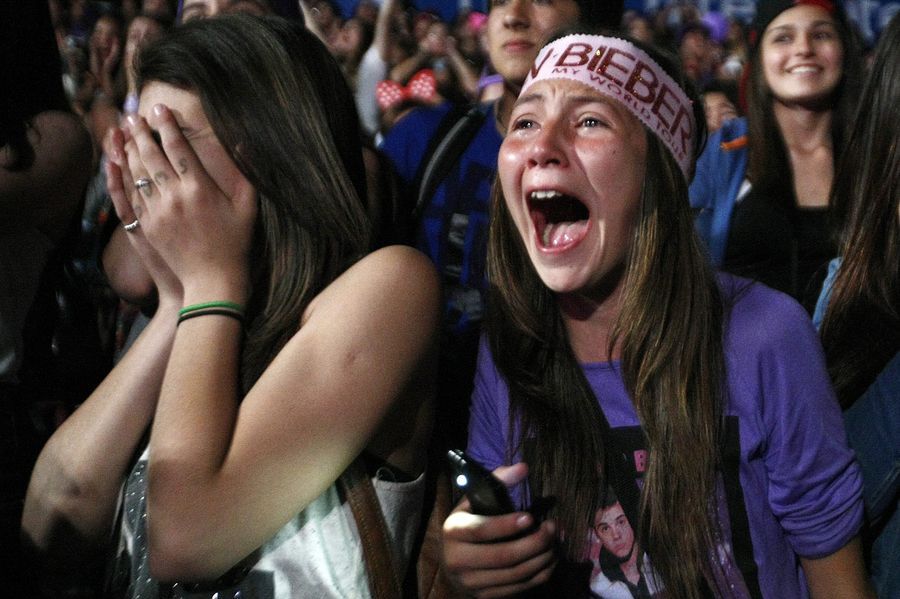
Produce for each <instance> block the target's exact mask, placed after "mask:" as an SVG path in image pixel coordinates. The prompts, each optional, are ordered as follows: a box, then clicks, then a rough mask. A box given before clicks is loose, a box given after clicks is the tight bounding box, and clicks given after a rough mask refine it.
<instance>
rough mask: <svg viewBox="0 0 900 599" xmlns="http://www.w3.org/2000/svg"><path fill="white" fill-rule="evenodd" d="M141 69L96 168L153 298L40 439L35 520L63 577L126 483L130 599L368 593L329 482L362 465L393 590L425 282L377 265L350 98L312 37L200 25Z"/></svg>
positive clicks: (415, 415) (416, 480) (413, 479)
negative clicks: (117, 353)
mask: <svg viewBox="0 0 900 599" xmlns="http://www.w3.org/2000/svg"><path fill="white" fill-rule="evenodd" d="M138 78H139V89H140V90H141V100H140V107H141V108H140V114H139V115H136V116H134V117H132V118H130V119H129V122H128V126H127V127H125V128H124V129H123V130H121V131H116V132H115V133H114V134H113V135H112V137H111V139H110V142H109V144H108V146H109V147H108V151H109V155H110V157H111V164H110V166H109V168H108V172H107V176H108V179H109V191H110V194H111V196H112V198H113V201H114V203H115V206H116V210H117V212H118V214H119V216H120V218H121V220H122V222H123V223H126V224H125V227H126V229H127V230H128V232H129V240H130V241H131V243H132V245H133V246H134V248H135V250H136V251H137V252H138V254H139V255H140V256H141V259H142V260H143V262H144V265H145V267H146V268H147V269H148V271H149V272H150V273H151V274H152V276H153V279H154V282H155V284H156V287H157V289H158V294H159V307H158V308H157V310H156V313H155V315H154V316H153V319H152V320H151V322H150V324H149V325H148V327H147V329H146V330H145V331H144V332H143V333H142V335H141V337H140V338H139V339H138V341H137V342H136V344H135V345H134V346H133V348H132V349H131V350H130V351H129V352H128V354H127V355H126V356H125V357H124V359H123V360H122V361H121V362H120V363H119V365H118V366H117V367H116V368H115V369H114V370H113V371H112V372H111V373H110V375H109V376H108V377H107V379H106V380H105V381H104V382H103V383H102V384H101V386H100V387H99V388H98V389H97V391H96V392H95V393H94V394H93V395H92V396H91V397H90V398H89V399H88V400H87V401H86V402H85V404H84V405H83V406H82V407H81V408H80V409H79V410H78V412H76V413H75V414H74V415H73V416H72V417H71V418H70V419H69V420H68V421H67V422H66V423H65V425H64V426H63V427H62V428H60V429H59V431H58V432H57V433H56V434H55V435H54V437H53V438H52V439H51V441H50V442H49V443H48V445H47V446H46V448H45V449H44V452H43V454H42V456H41V458H40V460H39V463H38V466H37V468H36V470H35V473H34V476H33V479H32V483H31V487H30V490H29V497H28V505H27V506H26V515H25V518H24V525H25V530H26V532H27V534H28V535H29V537H30V538H31V540H32V542H33V543H34V544H35V545H36V547H37V548H38V549H39V550H40V551H41V553H42V554H43V555H44V556H45V557H46V559H47V561H48V562H49V565H51V566H53V565H58V566H67V567H70V568H71V566H72V564H71V563H61V562H62V561H63V558H65V559H66V560H69V562H71V561H72V560H74V559H76V558H77V557H88V556H90V555H91V553H90V551H87V550H89V549H97V550H98V552H99V551H100V550H101V549H102V546H103V544H104V542H105V541H106V539H107V533H108V531H109V529H110V527H111V526H112V525H113V522H114V521H115V520H116V512H117V497H118V495H119V489H120V487H121V485H122V481H123V479H127V480H126V482H125V486H124V495H123V499H122V501H123V503H122V507H121V510H120V519H121V526H120V529H119V530H118V531H117V532H118V534H119V537H120V542H119V550H118V554H117V558H116V561H115V564H114V565H115V567H114V568H113V571H114V573H115V576H114V577H113V578H114V579H113V581H112V584H113V587H114V589H116V592H117V593H121V594H124V595H126V596H135V597H136V596H141V597H156V596H169V595H170V594H172V595H174V596H186V597H192V596H204V597H209V596H210V595H211V593H214V592H215V593H217V592H219V591H228V592H229V593H233V595H232V594H229V596H238V595H239V594H244V596H251V595H252V596H254V597H257V596H258V597H297V596H323V597H348V596H354V597H355V596H361V597H365V596H368V592H369V591H368V585H367V579H366V570H365V564H364V562H363V560H362V555H361V549H360V542H359V538H358V534H357V532H356V527H355V524H354V520H353V516H352V514H351V512H350V510H349V508H348V507H347V505H346V504H345V503H344V501H343V500H342V498H341V495H340V494H339V492H338V486H337V483H338V479H339V478H340V477H342V476H344V477H346V476H350V475H349V474H347V473H346V472H349V471H348V466H349V465H351V463H357V464H359V463H361V464H363V465H365V466H366V467H367V468H368V470H369V474H366V473H365V471H363V476H369V477H371V478H373V479H374V481H373V483H374V486H375V490H376V494H377V496H378V498H379V500H380V502H381V505H382V509H383V511H384V513H385V520H386V521H387V524H388V528H389V532H390V538H391V540H392V543H393V547H392V549H394V550H395V555H396V557H397V559H396V560H395V567H396V568H397V569H398V576H401V577H402V574H403V572H404V571H405V565H406V561H407V560H408V559H409V557H410V553H411V547H412V544H413V537H414V535H415V532H416V530H417V528H418V518H417V515H418V513H419V511H420V509H421V500H422V492H423V487H422V481H423V478H422V471H423V469H424V464H425V446H426V443H427V439H428V434H429V430H430V416H431V409H432V405H431V398H432V394H433V380H432V369H431V367H430V364H431V360H432V352H431V346H432V341H433V332H434V330H435V324H436V311H437V302H438V288H437V283H436V280H435V276H434V275H433V272H432V269H431V267H430V266H429V265H428V262H427V260H426V259H425V258H424V257H422V256H421V255H419V254H418V253H417V252H415V251H413V250H410V249H408V248H400V247H388V248H385V249H382V250H379V251H376V252H373V253H370V254H367V250H368V247H369V240H368V231H369V226H368V223H367V220H366V216H365V207H364V206H363V204H362V201H361V199H360V198H364V197H365V186H364V183H363V181H364V171H363V167H362V160H361V157H360V155H359V144H358V132H357V131H355V130H353V127H352V126H351V125H350V124H351V123H356V122H357V119H356V114H355V111H354V108H353V100H352V97H351V95H350V92H349V90H348V89H347V88H346V84H345V83H344V81H343V78H342V76H341V73H340V70H339V69H338V67H337V65H336V64H335V63H334V61H333V60H332V59H331V57H330V56H329V55H328V53H327V51H326V50H325V48H324V46H322V44H321V43H320V42H319V41H318V40H317V39H316V38H314V37H313V36H312V35H311V34H309V33H308V32H307V31H305V30H304V29H303V27H302V26H299V25H295V24H291V23H288V22H286V21H283V20H279V19H271V18H270V19H266V18H256V17H247V16H228V17H223V18H219V19H214V20H208V21H198V22H197V23H190V24H187V25H185V26H183V27H182V28H179V29H178V30H177V31H175V32H173V33H172V35H170V36H167V37H165V38H163V39H162V40H160V41H158V42H157V43H155V44H154V45H152V46H150V47H149V48H147V49H146V50H145V51H144V52H143V53H142V54H141V56H140V59H139V66H138ZM147 432H149V443H146V442H145V440H144V439H145V434H146V433H147ZM145 443H146V447H145ZM136 455H139V456H140V458H139V459H138V460H137V462H136V463H135V462H134V461H133V460H134V456H136ZM376 471H377V474H376ZM59 530H72V531H73V532H74V533H76V534H73V537H72V538H74V539H76V540H77V542H79V543H80V544H81V546H83V547H85V549H86V550H85V551H80V552H72V551H71V550H69V551H60V550H59V548H60V546H61V545H59V543H61V542H63V541H68V542H70V543H71V542H73V541H72V538H69V539H64V538H61V537H60V536H59V534H58V531H59ZM73 553H74V554H75V555H73ZM61 556H62V557H61ZM195 593H197V595H195ZM204 593H205V594H204Z"/></svg>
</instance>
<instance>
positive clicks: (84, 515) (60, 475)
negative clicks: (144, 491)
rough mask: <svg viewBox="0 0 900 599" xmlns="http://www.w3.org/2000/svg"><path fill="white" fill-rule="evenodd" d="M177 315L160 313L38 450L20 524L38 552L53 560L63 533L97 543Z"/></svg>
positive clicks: (147, 415)
mask: <svg viewBox="0 0 900 599" xmlns="http://www.w3.org/2000/svg"><path fill="white" fill-rule="evenodd" d="M176 315H177V314H176V309H175V308H174V307H166V306H161V307H160V309H159V310H158V311H157V314H156V316H154V318H153V320H152V321H151V322H150V324H149V325H148V326H147V329H146V330H145V331H144V332H143V334H142V335H141V337H140V338H139V339H138V340H137V342H135V345H134V347H133V348H132V349H131V350H130V351H129V352H128V353H127V354H126V355H125V356H124V357H123V359H122V361H121V362H120V363H119V364H118V365H117V366H116V368H115V369H113V371H112V372H110V374H109V375H108V376H107V377H106V379H105V380H104V381H103V382H102V383H101V384H100V386H99V387H98V388H97V389H96V391H94V393H93V394H92V395H91V396H90V397H89V398H88V399H87V401H85V402H84V404H82V406H81V407H80V408H79V409H78V410H77V411H76V412H75V413H74V414H72V416H70V417H69V419H68V420H66V422H65V423H64V424H63V425H62V426H61V427H60V428H59V430H57V431H56V433H55V434H54V435H53V437H52V438H51V439H50V441H49V442H48V443H47V445H46V446H45V447H44V450H43V451H42V452H41V455H40V457H39V458H38V461H37V463H36V465H35V468H34V471H33V474H32V478H31V483H30V485H29V488H28V495H27V497H26V502H25V510H24V516H23V522H22V524H23V529H24V531H25V533H26V534H27V535H28V537H29V538H30V540H31V542H32V543H33V544H34V545H35V547H36V548H37V549H38V550H39V551H41V552H46V553H47V554H48V555H51V556H52V555H54V554H56V553H57V548H58V547H67V546H69V539H66V538H61V537H60V536H59V535H60V533H61V532H62V531H69V533H70V534H71V535H74V536H77V537H78V539H79V540H80V541H82V542H87V543H96V542H100V541H102V539H103V537H104V536H105V535H106V534H107V533H108V531H109V530H110V526H111V524H112V522H113V516H114V511H115V506H116V501H117V497H118V493H119V489H120V487H121V484H122V480H123V479H124V477H125V474H126V470H127V468H128V466H129V464H130V461H131V459H132V456H133V454H134V453H135V451H136V450H137V446H138V443H139V442H140V439H141V437H142V436H143V434H144V432H145V431H146V429H147V426H148V425H149V422H150V420H151V418H152V415H153V411H154V409H155V407H156V401H157V398H158V396H159V390H160V385H161V383H162V378H163V372H164V369H165V364H166V361H167V360H168V356H169V352H170V350H171V346H172V339H173V337H174V328H175V318H176ZM63 557H77V555H72V556H63Z"/></svg>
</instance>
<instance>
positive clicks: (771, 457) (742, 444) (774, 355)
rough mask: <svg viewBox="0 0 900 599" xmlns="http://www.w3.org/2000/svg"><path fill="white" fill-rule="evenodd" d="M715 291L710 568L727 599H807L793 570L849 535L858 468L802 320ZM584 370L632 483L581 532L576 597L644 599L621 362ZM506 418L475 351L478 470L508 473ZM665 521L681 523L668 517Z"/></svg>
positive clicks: (637, 431) (635, 458) (643, 457)
mask: <svg viewBox="0 0 900 599" xmlns="http://www.w3.org/2000/svg"><path fill="white" fill-rule="evenodd" d="M720 285H721V287H722V290H723V295H724V296H725V298H726V300H728V301H729V302H730V310H729V312H728V316H727V319H726V327H725V343H724V350H725V364H726V385H727V389H726V402H727V403H726V415H727V417H726V426H725V429H726V430H725V434H726V442H725V445H724V449H723V455H722V456H721V457H722V462H723V467H722V471H721V472H720V473H719V477H718V481H717V493H716V494H717V497H716V498H714V503H713V505H715V506H716V507H717V509H718V515H719V522H720V531H719V532H720V533H721V538H719V539H717V540H716V547H715V548H714V550H715V558H716V562H717V563H718V564H719V565H720V566H721V567H720V571H719V573H718V575H717V580H716V581H715V583H716V586H717V587H718V588H726V589H727V592H729V593H730V594H731V595H732V596H734V597H763V598H772V599H775V598H783V597H792V598H793V597H798V598H803V597H808V596H809V593H808V590H807V585H806V580H805V577H804V575H803V572H802V570H801V568H800V563H799V559H798V558H799V557H800V556H802V557H807V558H818V557H823V556H826V555H829V554H831V553H833V552H835V551H837V550H838V549H840V548H841V547H843V546H844V545H845V544H846V543H847V542H848V541H849V540H850V539H851V538H853V537H854V536H855V535H856V534H857V533H858V531H859V528H860V526H861V523H862V500H861V487H860V485H861V481H860V474H859V468H858V466H857V464H856V462H855V460H854V456H853V453H852V452H851V451H850V449H848V447H847V443H846V436H845V433H844V428H843V423H842V420H841V412H840V408H839V406H838V404H837V401H836V399H835V397H834V392H833V391H832V389H831V383H830V381H829V378H828V373H827V371H826V369H825V363H824V358H823V355H822V349H821V346H820V344H819V341H818V338H817V337H816V333H815V330H814V329H813V327H812V324H811V323H810V321H809V318H808V316H807V315H806V313H805V312H804V310H803V308H802V307H800V306H799V305H798V304H797V303H796V302H795V301H793V300H792V299H790V298H789V297H787V296H785V295H783V294H781V293H778V292H775V291H773V290H771V289H768V288H766V287H764V286H762V285H759V284H752V283H749V282H748V281H745V280H743V279H739V278H737V277H732V276H729V275H720ZM582 368H583V370H584V373H585V376H586V377H587V380H588V382H589V384H590V386H591V388H592V389H593V391H594V394H595V395H596V397H597V399H598V402H599V404H600V407H601V409H602V410H603V413H604V415H605V417H606V419H607V421H608V422H609V424H610V426H611V427H612V437H613V439H612V442H613V452H614V453H613V454H612V456H613V458H615V456H616V455H618V456H620V457H621V459H623V460H624V462H625V464H626V468H627V470H626V473H628V474H630V475H631V478H633V480H634V481H635V484H634V485H633V490H632V491H633V492H632V491H628V492H626V493H625V494H623V495H626V496H622V497H617V500H618V501H617V502H614V503H612V505H608V506H604V507H601V509H599V510H598V512H597V514H595V517H594V521H593V522H587V523H585V526H586V527H588V528H589V529H590V531H591V532H590V538H591V539H592V550H591V551H590V552H589V553H590V556H589V562H588V563H586V564H581V565H577V566H580V567H581V569H582V570H584V571H585V572H587V573H588V574H587V575H586V576H585V587H589V588H585V589H584V591H583V594H582V595H581V596H583V597H601V598H603V599H619V598H626V599H630V598H637V597H652V596H655V595H656V594H657V593H659V592H660V590H661V589H660V588H659V582H658V581H657V580H655V579H654V574H653V569H652V563H653V551H654V548H652V547H649V548H641V547H637V546H636V543H634V542H633V539H636V538H637V536H638V535H637V533H636V531H635V529H634V527H633V525H636V522H637V518H636V514H637V505H636V502H637V501H638V499H639V494H640V487H641V484H642V480H643V476H644V472H645V470H646V464H647V459H648V453H647V448H646V444H645V442H644V437H643V434H642V430H641V424H640V421H639V419H638V416H637V413H636V412H635V409H634V405H633V404H632V401H631V397H630V396H629V393H628V391H627V390H626V388H625V384H624V381H623V379H622V372H621V368H620V364H619V363H618V362H610V363H593V364H583V365H582ZM508 411H509V396H508V389H507V386H506V383H505V381H504V380H503V378H502V376H501V375H500V373H499V372H498V371H497V369H496V367H495V365H494V362H493V358H492V356H491V352H490V350H489V348H488V345H487V343H486V342H484V341H483V342H482V345H481V348H480V354H479V361H478V372H477V376H476V380H475V391H474V393H473V396H472V409H471V420H470V426H469V447H468V451H469V453H470V455H471V456H472V457H473V458H474V459H475V460H477V461H479V462H481V463H482V464H483V465H484V466H486V467H487V468H489V469H493V468H496V467H497V466H501V465H504V464H508V463H511V462H512V461H515V460H510V459H508V457H507V456H508V453H509V452H508V447H509V435H510V427H509V419H508ZM598 426H600V424H599V423H598ZM626 480H628V477H626ZM512 495H513V499H514V501H516V502H518V504H519V505H520V506H522V507H528V505H529V503H530V502H531V500H532V499H534V498H528V493H527V490H526V489H524V488H522V487H518V488H515V489H512ZM604 503H606V502H604ZM665 517H672V518H678V514H677V510H676V509H675V508H673V513H672V514H667V515H665ZM635 566H637V568H636V567H635ZM723 585H725V586H723Z"/></svg>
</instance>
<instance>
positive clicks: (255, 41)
mask: <svg viewBox="0 0 900 599" xmlns="http://www.w3.org/2000/svg"><path fill="white" fill-rule="evenodd" d="M137 65H138V66H137V69H136V71H137V74H138V88H141V87H142V86H143V85H144V84H145V83H146V82H148V81H161V82H164V83H168V84H171V85H175V86H178V87H182V88H184V89H188V90H191V91H194V92H196V93H197V94H198V95H199V96H200V101H201V103H202V105H203V109H204V112H205V113H206V116H207V118H209V122H210V124H211V125H212V128H213V130H214V131H215V133H216V136H217V137H218V138H219V140H220V141H221V142H222V145H223V146H224V147H225V148H226V149H227V150H228V152H229V154H230V155H231V157H232V159H233V160H234V161H235V163H236V164H237V166H238V168H239V169H240V170H241V172H242V173H243V174H244V176H246V177H247V179H248V180H249V181H250V182H251V183H252V184H253V185H254V187H255V188H256V190H257V192H258V195H259V217H258V219H257V223H256V232H255V239H254V245H253V256H252V266H251V268H252V277H253V281H252V283H253V291H252V295H251V298H250V302H249V307H248V316H249V318H250V324H249V327H248V330H247V338H246V341H245V344H244V352H243V359H242V373H241V378H242V385H243V387H244V390H245V391H246V390H247V389H249V387H250V386H252V384H253V383H254V382H255V381H256V379H257V378H259V376H260V374H261V373H262V372H263V370H264V369H265V368H266V366H267V365H268V364H269V362H271V360H272V359H273V358H274V356H275V355H276V354H277V353H278V351H280V350H281V348H282V347H283V346H284V344H285V343H287V341H288V339H290V337H291V336H292V335H293V334H294V333H295V332H296V331H297V329H298V328H299V326H300V316H301V315H302V314H303V311H304V310H305V308H306V306H307V305H308V304H309V302H310V301H311V300H312V299H313V298H314V297H315V296H316V295H317V294H318V293H319V292H320V291H321V290H322V289H324V288H325V287H326V286H327V285H328V284H329V283H331V281H333V280H334V279H335V278H337V276H338V275H340V274H341V273H342V272H343V271H344V270H346V269H347V268H348V267H349V266H350V265H351V264H352V263H353V262H355V261H356V260H358V259H359V258H360V257H361V256H362V255H363V254H364V253H365V251H366V249H367V248H368V246H369V226H368V222H367V220H366V212H365V206H364V204H363V200H362V199H361V198H365V197H366V193H365V190H366V187H365V171H364V169H363V163H362V155H361V152H360V141H359V139H360V137H359V130H358V126H357V122H358V119H357V115H356V109H355V105H354V103H353V97H352V95H351V94H350V90H349V89H348V88H347V84H346V82H345V81H344V78H343V75H342V73H341V71H340V68H339V67H338V65H337V63H336V62H335V61H334V59H333V58H332V57H331V55H330V54H329V53H328V51H327V50H326V49H325V47H324V46H323V45H322V43H321V42H320V41H319V40H318V39H317V38H316V37H315V36H313V35H312V34H311V33H309V32H308V31H307V30H306V29H305V28H304V27H303V26H302V25H300V24H297V23H293V22H290V21H286V20H284V19H280V18H276V17H252V16H248V15H227V16H222V17H217V18H215V19H201V20H197V21H193V22H190V23H188V24H186V25H183V26H181V27H178V28H176V29H175V30H173V31H172V32H170V33H169V34H168V35H166V36H164V37H163V38H161V39H160V40H158V41H156V42H154V43H153V44H151V45H150V46H148V47H147V48H146V49H145V50H144V51H143V52H142V53H141V55H140V58H139V60H138V62H137Z"/></svg>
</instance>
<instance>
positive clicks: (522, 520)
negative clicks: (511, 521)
mask: <svg viewBox="0 0 900 599" xmlns="http://www.w3.org/2000/svg"><path fill="white" fill-rule="evenodd" d="M516 526H518V527H519V528H528V527H529V526H531V515H530V514H522V515H521V516H519V517H518V518H516Z"/></svg>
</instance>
